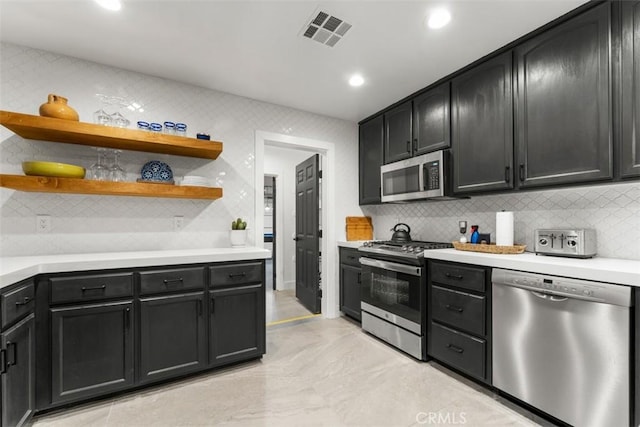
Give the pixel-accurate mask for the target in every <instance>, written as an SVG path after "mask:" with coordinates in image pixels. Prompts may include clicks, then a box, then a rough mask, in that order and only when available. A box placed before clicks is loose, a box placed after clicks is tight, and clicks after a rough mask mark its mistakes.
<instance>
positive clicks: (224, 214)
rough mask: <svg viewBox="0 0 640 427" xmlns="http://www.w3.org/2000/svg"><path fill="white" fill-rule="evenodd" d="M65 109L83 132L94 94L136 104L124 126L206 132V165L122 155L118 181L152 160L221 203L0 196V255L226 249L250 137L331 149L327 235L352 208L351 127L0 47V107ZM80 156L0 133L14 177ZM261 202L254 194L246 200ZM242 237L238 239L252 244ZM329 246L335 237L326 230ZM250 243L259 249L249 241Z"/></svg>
mask: <svg viewBox="0 0 640 427" xmlns="http://www.w3.org/2000/svg"><path fill="white" fill-rule="evenodd" d="M49 93H56V94H59V95H62V96H65V97H67V98H69V105H71V106H72V107H73V108H75V109H76V110H77V111H78V112H79V114H80V120H81V121H88V122H90V121H92V113H93V112H94V111H95V110H97V109H98V108H99V106H100V105H99V101H98V98H97V97H96V94H97V93H102V94H109V95H118V96H123V97H125V98H127V99H129V100H131V101H136V102H138V103H139V104H141V105H142V106H143V108H144V110H145V111H144V112H135V113H130V114H129V115H128V118H129V119H130V120H131V121H132V122H134V123H135V122H136V121H137V120H146V121H159V122H162V121H165V120H171V119H172V120H174V121H182V122H184V123H186V124H187V125H188V126H189V129H188V131H189V132H188V133H189V134H190V135H189V136H194V135H195V133H196V132H201V131H205V132H207V133H210V134H211V136H212V139H215V140H218V141H222V142H223V143H224V150H223V153H222V155H221V156H220V157H219V158H218V159H217V160H215V161H209V160H206V159H194V158H187V157H179V156H169V155H158V154H152V153H139V152H132V151H125V152H124V153H123V154H122V156H121V158H122V162H123V165H124V167H125V168H126V170H127V172H128V178H129V179H130V180H132V181H133V180H135V178H136V177H137V176H138V175H139V171H140V168H141V167H142V165H143V164H144V163H145V162H147V161H149V160H154V159H158V160H161V161H164V162H166V163H168V164H169V165H170V166H171V168H172V169H173V172H174V174H175V175H176V176H178V177H179V176H183V175H185V174H199V175H205V176H208V177H210V178H212V179H214V180H215V181H216V182H217V184H218V185H219V186H220V187H222V188H223V190H224V195H223V197H222V199H220V200H217V201H214V202H210V201H201V200H179V199H163V198H157V199H155V198H137V197H115V196H86V195H62V194H40V193H24V192H16V191H12V190H8V189H4V188H3V189H0V209H1V211H0V253H1V254H2V256H16V255H35V254H55V253H79V252H103V251H122V250H153V249H179V248H199V247H225V246H228V244H229V242H228V229H229V228H230V223H231V220H232V219H233V218H236V217H238V216H241V217H244V218H247V219H248V223H249V224H248V225H249V227H250V228H254V226H255V223H256V221H255V218H256V215H262V214H263V213H262V211H260V212H256V211H255V203H254V191H255V190H256V188H255V177H254V165H255V162H256V161H260V162H262V159H256V158H255V157H256V154H255V150H254V143H255V132H256V130H261V131H268V132H274V133H280V134H288V135H292V136H297V137H304V138H313V139H318V140H323V141H331V142H332V143H334V144H335V146H336V159H337V161H338V162H339V165H338V167H336V176H335V180H336V182H339V183H340V192H339V194H338V195H337V197H336V201H335V203H336V206H337V209H336V217H335V223H336V224H344V217H345V216H347V215H361V210H360V208H359V207H358V167H357V164H358V162H357V158H358V144H357V140H358V134H357V124H356V123H353V122H348V121H344V120H338V119H334V118H331V117H325V116H320V115H317V114H312V113H307V112H304V111H299V110H294V109H291V108H287V107H282V106H278V105H274V104H268V103H264V102H260V101H256V100H252V99H248V98H242V97H239V96H235V95H231V94H227V93H223V92H217V91H213V90H208V89H203V88H200V87H196V86H192V85H187V84H182V83H178V82H175V81H170V80H166V79H160V78H156V77H153V76H148V75H143V74H139V73H135V72H131V71H126V70H122V69H118V68H113V67H108V66H104V65H101V64H96V63H92V62H88V61H83V60H79V59H76V58H71V57H67V56H61V55H57V54H54V53H50V52H44V51H40V50H35V49H31V48H27V47H23V46H17V45H12V44H7V43H1V44H0V95H1V96H0V108H1V109H3V110H9V111H16V112H22V113H28V114H35V115H37V114H38V107H39V105H40V104H42V103H43V102H45V101H46V98H47V94H49ZM94 158H95V153H94V150H93V149H92V148H91V147H84V146H76V145H70V144H51V143H49V142H42V141H30V140H23V139H22V138H21V137H19V136H17V135H14V134H13V133H12V132H11V131H9V130H7V129H5V128H1V129H0V159H1V160H0V171H1V172H2V173H15V174H21V173H22V171H21V162H22V161H25V160H50V161H58V162H63V163H72V164H79V165H83V166H85V167H89V165H91V164H92V163H93V162H94ZM257 190H258V191H263V189H262V187H260V188H259V189H257ZM37 214H46V215H50V216H51V223H52V231H51V233H48V234H37V233H36V232H35V217H36V215H37ZM175 215H181V216H184V229H183V230H182V231H180V232H175V231H173V216H175ZM253 235H254V233H249V236H251V237H250V238H251V239H252V240H253ZM337 238H339V239H340V238H344V230H343V228H341V229H340V230H338V233H337ZM250 243H255V244H261V242H253V241H251V242H250Z"/></svg>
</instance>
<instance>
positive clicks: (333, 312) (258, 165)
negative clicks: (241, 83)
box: [254, 130, 339, 319]
mask: <svg viewBox="0 0 640 427" xmlns="http://www.w3.org/2000/svg"><path fill="white" fill-rule="evenodd" d="M265 145H269V146H273V147H280V148H288V149H294V150H303V151H309V152H312V153H319V154H320V156H321V157H322V160H321V164H322V185H321V188H322V189H321V193H322V196H321V204H320V205H321V207H322V209H321V210H320V219H321V224H322V239H321V240H320V252H321V253H322V267H321V277H322V303H321V307H322V309H321V310H322V315H323V317H325V318H329V319H331V318H335V317H338V316H339V312H338V283H339V278H338V269H337V268H336V263H335V262H332V261H333V260H337V259H338V255H337V253H338V252H337V246H336V245H337V241H336V226H335V212H336V206H335V200H336V193H335V180H334V177H335V161H336V160H335V157H336V155H335V144H334V143H333V142H327V141H321V140H317V139H310V138H302V137H297V136H292V135H286V134H279V133H275V132H267V131H261V130H257V131H256V133H255V147H254V148H255V156H256V158H255V167H254V173H255V175H254V189H255V197H254V199H255V211H254V214H255V215H254V216H255V222H256V224H255V229H254V242H256V246H258V247H264V241H263V240H264V237H263V229H264V217H263V216H262V215H261V214H262V212H263V211H264V191H263V187H264V147H265ZM276 185H277V183H276ZM278 238H279V239H282V238H284V236H282V233H280V236H276V239H278ZM281 242H282V240H279V241H278V242H277V243H276V250H278V248H280V249H281V248H282V244H281ZM279 255H281V254H278V256H279ZM279 259H280V260H281V261H282V257H280V258H279ZM274 268H275V266H274Z"/></svg>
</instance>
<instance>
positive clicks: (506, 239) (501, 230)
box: [496, 211, 513, 246]
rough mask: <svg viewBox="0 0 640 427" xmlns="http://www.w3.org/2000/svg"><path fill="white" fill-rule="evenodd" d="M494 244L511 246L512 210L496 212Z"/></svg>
mask: <svg viewBox="0 0 640 427" xmlns="http://www.w3.org/2000/svg"><path fill="white" fill-rule="evenodd" d="M496 245H498V246H513V212H504V211H503V212H498V213H496Z"/></svg>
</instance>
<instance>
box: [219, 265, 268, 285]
mask: <svg viewBox="0 0 640 427" xmlns="http://www.w3.org/2000/svg"><path fill="white" fill-rule="evenodd" d="M209 271H210V272H211V287H212V288H217V287H220V286H228V285H235V284H239V283H256V282H262V263H261V262H247V263H239V264H226V265H215V266H213V267H209Z"/></svg>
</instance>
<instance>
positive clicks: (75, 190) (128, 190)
mask: <svg viewBox="0 0 640 427" xmlns="http://www.w3.org/2000/svg"><path fill="white" fill-rule="evenodd" d="M0 187H6V188H11V189H14V190H19V191H30V192H39V193H70V194H98V195H103V196H138V197H166V198H174V199H206V200H216V199H219V198H221V197H222V188H217V187H214V188H212V187H192V186H179V185H169V184H150V183H142V182H110V181H93V180H88V179H78V178H52V177H46V176H22V175H3V174H0Z"/></svg>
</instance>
